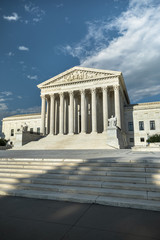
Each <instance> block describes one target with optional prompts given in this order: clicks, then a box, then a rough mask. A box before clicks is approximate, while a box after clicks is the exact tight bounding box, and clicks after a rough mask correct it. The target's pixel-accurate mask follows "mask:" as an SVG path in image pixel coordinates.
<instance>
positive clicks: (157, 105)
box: [125, 102, 160, 111]
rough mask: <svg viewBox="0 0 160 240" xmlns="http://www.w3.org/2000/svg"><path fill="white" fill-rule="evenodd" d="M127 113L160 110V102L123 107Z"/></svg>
mask: <svg viewBox="0 0 160 240" xmlns="http://www.w3.org/2000/svg"><path fill="white" fill-rule="evenodd" d="M125 109H126V110H127V111H129V110H134V111H135V110H149V109H159V110H160V102H147V103H137V104H131V105H128V106H125Z"/></svg>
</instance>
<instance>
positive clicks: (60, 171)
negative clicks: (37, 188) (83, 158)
mask: <svg viewBox="0 0 160 240" xmlns="http://www.w3.org/2000/svg"><path fill="white" fill-rule="evenodd" d="M4 172H6V173H13V172H16V173H35V174H53V175H54V174H56V175H57V174H60V175H62V174H64V175H88V176H113V177H114V176H115V177H139V178H145V177H148V178H150V177H153V173H152V172H145V171H144V172H133V171H132V172H120V171H119V172H118V171H117V172H116V171H93V170H89V171H88V170H74V169H70V170H67V169H66V170H63V169H55V170H54V169H49V170H47V169H32V168H31V169H28V168H25V169H24V168H19V169H17V168H0V174H1V173H4ZM158 177H160V175H159V174H157V173H154V178H158Z"/></svg>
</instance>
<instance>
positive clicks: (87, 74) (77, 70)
mask: <svg viewBox="0 0 160 240" xmlns="http://www.w3.org/2000/svg"><path fill="white" fill-rule="evenodd" d="M118 73H119V72H113V71H103V70H102V72H101V71H100V70H97V71H96V70H94V69H91V70H90V69H87V68H81V67H74V68H71V69H69V70H68V71H65V72H64V73H61V74H59V75H57V76H55V77H53V78H51V79H49V80H48V81H45V82H43V83H42V84H40V85H38V87H40V88H41V87H48V86H54V85H57V84H63V83H64V84H65V83H70V82H76V81H82V80H88V79H96V78H100V77H106V76H114V75H117V74H118Z"/></svg>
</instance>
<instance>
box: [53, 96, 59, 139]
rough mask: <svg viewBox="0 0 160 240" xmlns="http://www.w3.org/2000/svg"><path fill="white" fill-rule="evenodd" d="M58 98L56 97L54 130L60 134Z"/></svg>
mask: <svg viewBox="0 0 160 240" xmlns="http://www.w3.org/2000/svg"><path fill="white" fill-rule="evenodd" d="M58 116H59V114H58V99H57V98H56V99H55V123H54V129H55V130H54V132H55V134H56V135H57V134H58Z"/></svg>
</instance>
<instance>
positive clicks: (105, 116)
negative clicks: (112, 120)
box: [102, 87, 108, 132]
mask: <svg viewBox="0 0 160 240" xmlns="http://www.w3.org/2000/svg"><path fill="white" fill-rule="evenodd" d="M102 91H103V132H106V131H107V127H108V88H107V87H104V88H103V89H102Z"/></svg>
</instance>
